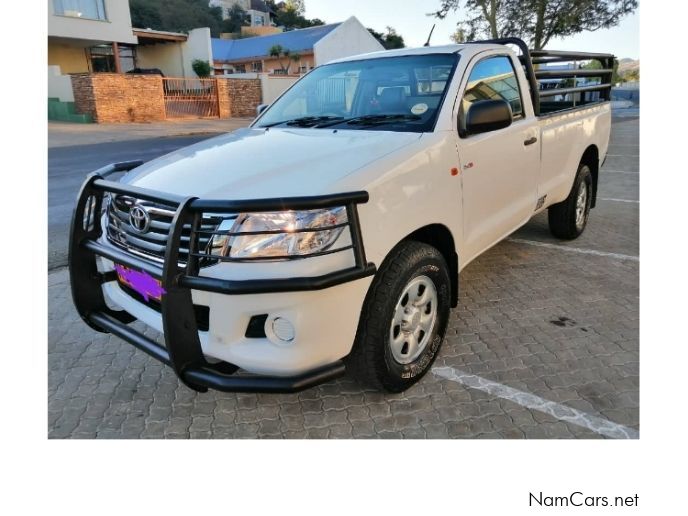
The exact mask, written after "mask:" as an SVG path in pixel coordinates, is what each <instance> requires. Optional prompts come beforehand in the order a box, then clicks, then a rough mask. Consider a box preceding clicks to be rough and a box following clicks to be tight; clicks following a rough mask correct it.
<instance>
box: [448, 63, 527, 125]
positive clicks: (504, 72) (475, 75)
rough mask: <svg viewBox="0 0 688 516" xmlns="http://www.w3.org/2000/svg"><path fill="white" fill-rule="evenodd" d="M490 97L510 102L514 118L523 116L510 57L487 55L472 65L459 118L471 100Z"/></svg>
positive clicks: (516, 80) (519, 94)
mask: <svg viewBox="0 0 688 516" xmlns="http://www.w3.org/2000/svg"><path fill="white" fill-rule="evenodd" d="M491 99H504V100H506V101H507V102H508V103H509V104H511V111H512V112H513V114H514V119H518V118H520V117H522V116H523V103H522V101H521V92H520V90H519V87H518V79H517V78H516V73H515V72H514V67H513V65H512V63H511V59H509V58H508V57H506V56H495V57H488V58H487V59H483V60H482V61H480V62H478V64H476V65H475V66H474V67H473V70H472V71H471V75H470V76H469V77H468V84H467V85H466V92H465V93H464V95H463V99H462V102H461V111H462V115H461V118H462V119H463V116H464V115H465V113H466V112H467V111H468V108H469V107H470V105H471V104H472V103H473V102H476V101H478V100H491Z"/></svg>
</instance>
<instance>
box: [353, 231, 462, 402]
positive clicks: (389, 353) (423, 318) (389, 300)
mask: <svg viewBox="0 0 688 516" xmlns="http://www.w3.org/2000/svg"><path fill="white" fill-rule="evenodd" d="M450 291H451V283H450V280H449V273H448V267H447V264H446V261H445V260H444V257H443V256H442V254H441V253H440V252H439V251H438V250H437V249H435V248H434V247H432V246H429V245H427V244H423V243H420V242H415V241H407V242H402V243H401V244H399V245H398V246H397V247H396V248H395V249H394V250H393V251H392V252H391V253H390V256H389V257H388V258H387V259H386V260H385V262H384V263H383V264H382V266H381V267H380V271H379V272H378V274H377V275H376V277H375V279H374V280H373V283H372V285H371V287H370V291H369V293H368V296H367V298H366V302H365V305H364V308H363V312H362V314H361V321H360V323H359V327H358V332H357V334H356V342H355V343H354V347H353V350H352V352H351V355H349V357H348V359H347V360H348V363H349V364H348V365H349V370H350V371H352V372H353V374H354V375H355V376H357V377H358V379H359V381H360V382H361V383H363V384H364V385H367V386H370V387H373V388H375V389H377V390H383V391H388V392H401V391H403V390H405V389H408V388H409V387H410V386H411V385H413V384H414V383H416V382H417V381H418V380H420V379H421V378H422V376H423V375H424V374H425V373H427V371H428V370H429V369H430V366H431V365H432V363H433V362H434V360H435V358H436V357H437V353H438V352H439V349H440V345H441V344H442V341H443V339H444V333H445V331H446V328H447V321H448V320H449V310H450V303H451V301H450V298H451V295H450Z"/></svg>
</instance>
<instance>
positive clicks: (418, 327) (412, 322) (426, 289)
mask: <svg viewBox="0 0 688 516" xmlns="http://www.w3.org/2000/svg"><path fill="white" fill-rule="evenodd" d="M436 320H437V289H436V288H435V284H434V283H433V282H432V280H431V279H430V278H428V277H427V276H416V277H415V278H413V279H412V280H411V281H410V282H409V283H408V285H406V287H405V288H404V290H403V291H402V293H401V296H400V297H399V300H398V301H397V305H396V308H395V309H394V318H393V319H392V327H391V328H390V333H389V347H390V350H391V352H392V357H393V358H394V360H396V361H397V362H398V363H400V364H410V363H411V362H413V361H414V360H416V359H417V358H418V357H419V356H420V355H421V354H422V353H423V351H424V350H425V348H426V346H427V345H428V342H429V341H430V337H431V335H432V330H433V329H434V327H435V321H436Z"/></svg>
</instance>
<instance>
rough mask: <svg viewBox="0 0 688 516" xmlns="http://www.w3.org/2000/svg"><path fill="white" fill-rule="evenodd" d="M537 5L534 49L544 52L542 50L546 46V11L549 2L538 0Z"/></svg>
mask: <svg viewBox="0 0 688 516" xmlns="http://www.w3.org/2000/svg"><path fill="white" fill-rule="evenodd" d="M536 5H537V6H536V10H535V32H534V34H533V48H534V49H535V50H542V48H543V47H544V46H545V41H544V35H545V10H546V9H547V0H537V4H536Z"/></svg>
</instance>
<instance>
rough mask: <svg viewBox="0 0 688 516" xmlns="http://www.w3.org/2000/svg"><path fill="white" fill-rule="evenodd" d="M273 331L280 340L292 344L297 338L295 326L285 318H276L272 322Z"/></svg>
mask: <svg viewBox="0 0 688 516" xmlns="http://www.w3.org/2000/svg"><path fill="white" fill-rule="evenodd" d="M272 331H273V333H274V334H275V336H276V337H277V338H278V339H280V340H283V341H284V342H291V341H292V340H294V337H296V330H295V329H294V325H293V324H292V323H291V322H289V320H288V319H285V318H284V317H276V318H275V319H274V320H273V321H272Z"/></svg>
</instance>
